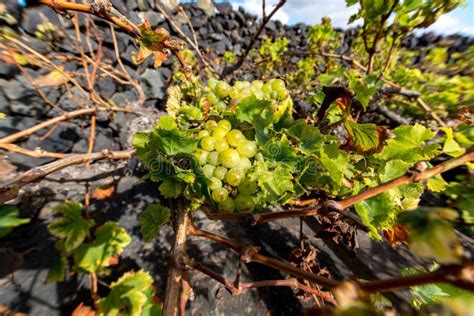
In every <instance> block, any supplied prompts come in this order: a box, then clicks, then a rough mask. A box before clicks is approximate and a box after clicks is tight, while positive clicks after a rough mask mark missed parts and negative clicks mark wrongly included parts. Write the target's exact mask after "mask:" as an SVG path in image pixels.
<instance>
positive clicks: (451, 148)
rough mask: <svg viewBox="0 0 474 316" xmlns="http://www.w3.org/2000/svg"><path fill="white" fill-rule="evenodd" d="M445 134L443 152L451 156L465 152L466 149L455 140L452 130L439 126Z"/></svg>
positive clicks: (457, 155)
mask: <svg viewBox="0 0 474 316" xmlns="http://www.w3.org/2000/svg"><path fill="white" fill-rule="evenodd" d="M440 130H442V131H443V132H444V133H445V134H446V140H445V141H444V145H443V153H445V154H448V155H450V156H451V157H459V156H461V155H462V154H464V153H465V152H466V149H464V148H462V147H461V146H460V145H459V144H458V143H457V142H456V141H455V140H454V134H453V130H452V129H451V128H450V127H441V128H440Z"/></svg>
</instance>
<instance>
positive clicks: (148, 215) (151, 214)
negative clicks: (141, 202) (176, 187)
mask: <svg viewBox="0 0 474 316" xmlns="http://www.w3.org/2000/svg"><path fill="white" fill-rule="evenodd" d="M170 216H171V211H170V209H169V208H167V207H164V206H162V205H159V204H150V205H148V206H147V208H146V209H145V211H143V213H141V214H140V216H139V217H138V221H139V222H140V226H141V228H140V230H141V232H142V235H143V240H144V241H146V242H150V241H152V240H153V238H155V236H156V235H157V234H158V233H159V231H160V228H161V226H163V224H165V223H167V222H168V221H169V219H170Z"/></svg>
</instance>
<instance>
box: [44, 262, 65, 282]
mask: <svg viewBox="0 0 474 316" xmlns="http://www.w3.org/2000/svg"><path fill="white" fill-rule="evenodd" d="M67 268H68V264H67V258H66V257H65V256H60V257H58V258H57V259H56V261H55V262H54V264H53V266H52V267H51V269H50V270H49V271H48V277H47V278H46V281H47V282H48V283H54V282H62V281H64V274H65V273H66V270H67Z"/></svg>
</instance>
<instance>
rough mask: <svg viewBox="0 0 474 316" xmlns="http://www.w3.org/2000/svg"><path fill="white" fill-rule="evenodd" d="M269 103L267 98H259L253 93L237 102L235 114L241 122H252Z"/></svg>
mask: <svg viewBox="0 0 474 316" xmlns="http://www.w3.org/2000/svg"><path fill="white" fill-rule="evenodd" d="M270 104H271V102H270V101H268V100H259V99H257V97H256V96H255V95H251V96H249V97H247V98H245V99H242V100H241V101H240V102H239V104H237V111H236V113H235V116H236V117H237V119H238V120H239V121H241V122H245V123H254V121H255V119H256V118H257V116H260V115H261V114H262V112H263V111H264V110H265V109H267V108H268V106H269V105H270Z"/></svg>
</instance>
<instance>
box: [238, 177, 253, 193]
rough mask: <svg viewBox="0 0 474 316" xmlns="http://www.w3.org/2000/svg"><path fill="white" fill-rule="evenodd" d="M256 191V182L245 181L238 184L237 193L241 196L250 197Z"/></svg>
mask: <svg viewBox="0 0 474 316" xmlns="http://www.w3.org/2000/svg"><path fill="white" fill-rule="evenodd" d="M255 191H257V182H255V181H249V180H245V181H243V182H242V183H241V184H239V192H240V193H243V194H248V195H251V194H253V193H254V192H255Z"/></svg>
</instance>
